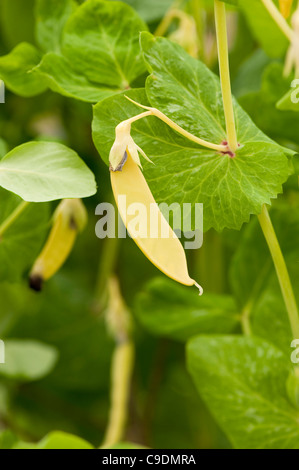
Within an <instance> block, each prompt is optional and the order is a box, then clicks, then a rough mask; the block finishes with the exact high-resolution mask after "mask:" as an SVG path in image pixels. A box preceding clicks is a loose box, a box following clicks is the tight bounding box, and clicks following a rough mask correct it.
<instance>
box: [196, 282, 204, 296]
mask: <svg viewBox="0 0 299 470" xmlns="http://www.w3.org/2000/svg"><path fill="white" fill-rule="evenodd" d="M194 285H195V287H197V289H198V290H199V296H200V297H201V296H202V295H203V288H202V287H201V286H200V285H199V284H197V282H195V283H194Z"/></svg>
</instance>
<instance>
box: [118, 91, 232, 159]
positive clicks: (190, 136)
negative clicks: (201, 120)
mask: <svg viewBox="0 0 299 470" xmlns="http://www.w3.org/2000/svg"><path fill="white" fill-rule="evenodd" d="M126 98H127V100H129V101H131V103H133V104H135V105H136V106H138V107H139V108H142V109H147V110H148V111H146V112H144V113H141V114H137V116H134V117H132V118H130V119H127V120H126V121H123V122H122V124H123V123H128V124H132V123H133V122H136V121H139V119H143V118H145V117H148V116H155V117H157V118H158V119H161V121H163V122H165V124H167V125H168V126H169V127H171V128H172V129H173V130H175V131H176V132H178V133H179V134H181V135H183V136H184V137H186V139H189V140H192V142H195V143H197V144H198V145H201V146H202V147H206V148H209V149H212V150H217V151H218V152H225V151H227V149H228V147H227V145H224V144H221V145H218V144H213V143H212V142H207V141H206V140H203V139H200V138H199V137H196V136H195V135H193V134H191V133H190V132H188V131H185V129H183V128H182V127H181V126H179V125H178V124H176V123H175V122H173V121H172V120H171V119H169V117H167V116H166V115H165V114H163V113H162V112H161V111H159V109H156V108H151V107H149V106H144V105H143V104H140V103H137V101H134V100H132V99H131V98H129V97H128V96H126Z"/></svg>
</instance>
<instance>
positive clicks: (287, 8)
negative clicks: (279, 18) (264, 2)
mask: <svg viewBox="0 0 299 470" xmlns="http://www.w3.org/2000/svg"><path fill="white" fill-rule="evenodd" d="M292 4H293V0H279V8H280V11H281V14H282V15H283V16H284V18H288V17H289V16H290V14H291V9H292Z"/></svg>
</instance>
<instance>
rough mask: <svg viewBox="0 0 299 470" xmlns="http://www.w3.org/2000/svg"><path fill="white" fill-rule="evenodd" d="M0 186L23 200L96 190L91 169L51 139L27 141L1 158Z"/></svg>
mask: <svg viewBox="0 0 299 470" xmlns="http://www.w3.org/2000/svg"><path fill="white" fill-rule="evenodd" d="M0 186H2V187H3V188H5V189H7V190H8V191H12V192H14V193H16V194H18V195H19V196H20V197H21V198H22V199H24V200H25V201H30V202H46V201H53V200H57V199H64V198H84V197H89V196H92V195H93V194H95V192H96V184H95V181H94V176H93V174H92V172H91V171H90V170H89V169H88V168H87V166H86V165H85V163H84V162H83V161H82V160H81V159H80V158H79V157H78V155H77V154H76V153H75V152H74V151H73V150H71V149H69V148H67V147H65V146H64V145H62V144H59V143H53V142H28V143H27V144H24V145H21V146H19V147H16V148H15V149H14V150H12V151H11V152H9V153H8V154H7V155H6V156H5V157H4V158H3V159H2V160H1V161H0Z"/></svg>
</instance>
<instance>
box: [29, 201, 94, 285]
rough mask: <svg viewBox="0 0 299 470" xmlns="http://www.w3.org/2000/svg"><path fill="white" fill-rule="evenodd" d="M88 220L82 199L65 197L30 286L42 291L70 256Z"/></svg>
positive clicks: (56, 213) (36, 262) (55, 215)
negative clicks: (46, 282)
mask: <svg viewBox="0 0 299 470" xmlns="http://www.w3.org/2000/svg"><path fill="white" fill-rule="evenodd" d="M86 222H87V212H86V209H85V207H84V205H83V203H82V201H81V200H80V199H65V200H63V201H62V202H61V203H60V204H59V206H58V207H57V209H56V211H55V213H54V217H53V226H52V230H51V232H50V235H49V238H48V240H47V242H46V244H45V246H44V248H43V250H42V252H41V254H40V255H39V257H38V258H37V260H36V261H35V263H34V266H33V268H32V270H31V273H30V277H29V280H30V287H31V288H32V289H33V290H36V291H41V289H42V286H43V283H44V281H47V280H49V279H50V278H51V277H52V276H54V274H56V272H57V271H58V270H59V269H60V268H61V266H62V265H63V264H64V262H65V261H66V259H67V258H68V256H69V254H70V252H71V251H72V248H73V246H74V243H75V241H76V237H77V234H78V232H79V231H81V230H83V228H84V227H85V225H86Z"/></svg>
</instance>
